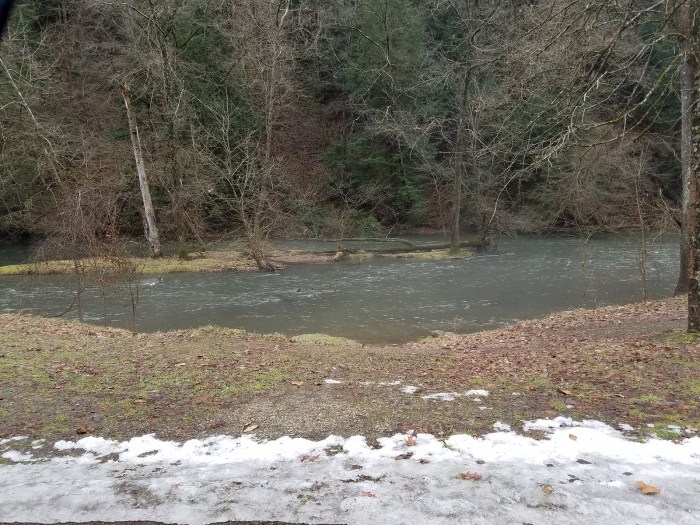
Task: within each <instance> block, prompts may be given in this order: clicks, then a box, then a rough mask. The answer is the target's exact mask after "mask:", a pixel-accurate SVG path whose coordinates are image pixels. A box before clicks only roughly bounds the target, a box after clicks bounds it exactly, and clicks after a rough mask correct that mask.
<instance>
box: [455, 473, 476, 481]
mask: <svg viewBox="0 0 700 525" xmlns="http://www.w3.org/2000/svg"><path fill="white" fill-rule="evenodd" d="M459 476H460V477H461V478H462V479H470V480H472V481H478V480H480V479H481V474H479V473H478V472H462V473H461V474H460V475H459Z"/></svg>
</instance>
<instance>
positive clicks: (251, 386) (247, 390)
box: [218, 367, 292, 397]
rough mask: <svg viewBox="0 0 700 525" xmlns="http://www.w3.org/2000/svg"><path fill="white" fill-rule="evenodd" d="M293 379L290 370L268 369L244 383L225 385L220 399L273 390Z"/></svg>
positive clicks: (248, 378)
mask: <svg viewBox="0 0 700 525" xmlns="http://www.w3.org/2000/svg"><path fill="white" fill-rule="evenodd" d="M289 379H292V378H291V376H290V373H289V371H288V370H285V369H282V368H275V367H273V368H268V369H267V370H264V371H262V372H255V373H254V374H252V375H250V376H248V377H246V378H245V379H243V380H242V381H239V382H235V383H233V382H232V383H229V384H224V385H222V386H221V387H220V388H219V391H218V395H219V396H220V397H231V396H235V395H238V394H251V393H255V392H262V391H267V390H272V389H273V388H274V387H276V386H277V385H279V384H280V383H282V382H284V381H288V380H289Z"/></svg>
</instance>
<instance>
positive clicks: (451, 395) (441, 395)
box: [421, 390, 489, 403]
mask: <svg viewBox="0 0 700 525" xmlns="http://www.w3.org/2000/svg"><path fill="white" fill-rule="evenodd" d="M488 395H489V393H488V391H487V390H467V391H466V392H462V393H460V392H436V393H434V394H426V395H424V396H421V399H439V400H441V401H454V400H455V399H457V398H458V397H475V398H476V399H474V401H476V402H477V403H480V402H481V399H479V397H481V396H488Z"/></svg>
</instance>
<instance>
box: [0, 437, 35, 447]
mask: <svg viewBox="0 0 700 525" xmlns="http://www.w3.org/2000/svg"><path fill="white" fill-rule="evenodd" d="M25 439H29V438H28V437H27V436H17V437H11V438H6V439H0V445H5V444H7V443H12V442H13V441H24V440H25Z"/></svg>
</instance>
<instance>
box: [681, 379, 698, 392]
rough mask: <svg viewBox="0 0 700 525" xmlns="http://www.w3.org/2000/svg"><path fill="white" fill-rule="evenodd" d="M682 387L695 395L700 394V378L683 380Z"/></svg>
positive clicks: (682, 389)
mask: <svg viewBox="0 0 700 525" xmlns="http://www.w3.org/2000/svg"><path fill="white" fill-rule="evenodd" d="M680 389H681V391H684V392H687V393H690V394H692V395H694V396H700V379H691V380H689V381H683V383H681V384H680Z"/></svg>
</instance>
